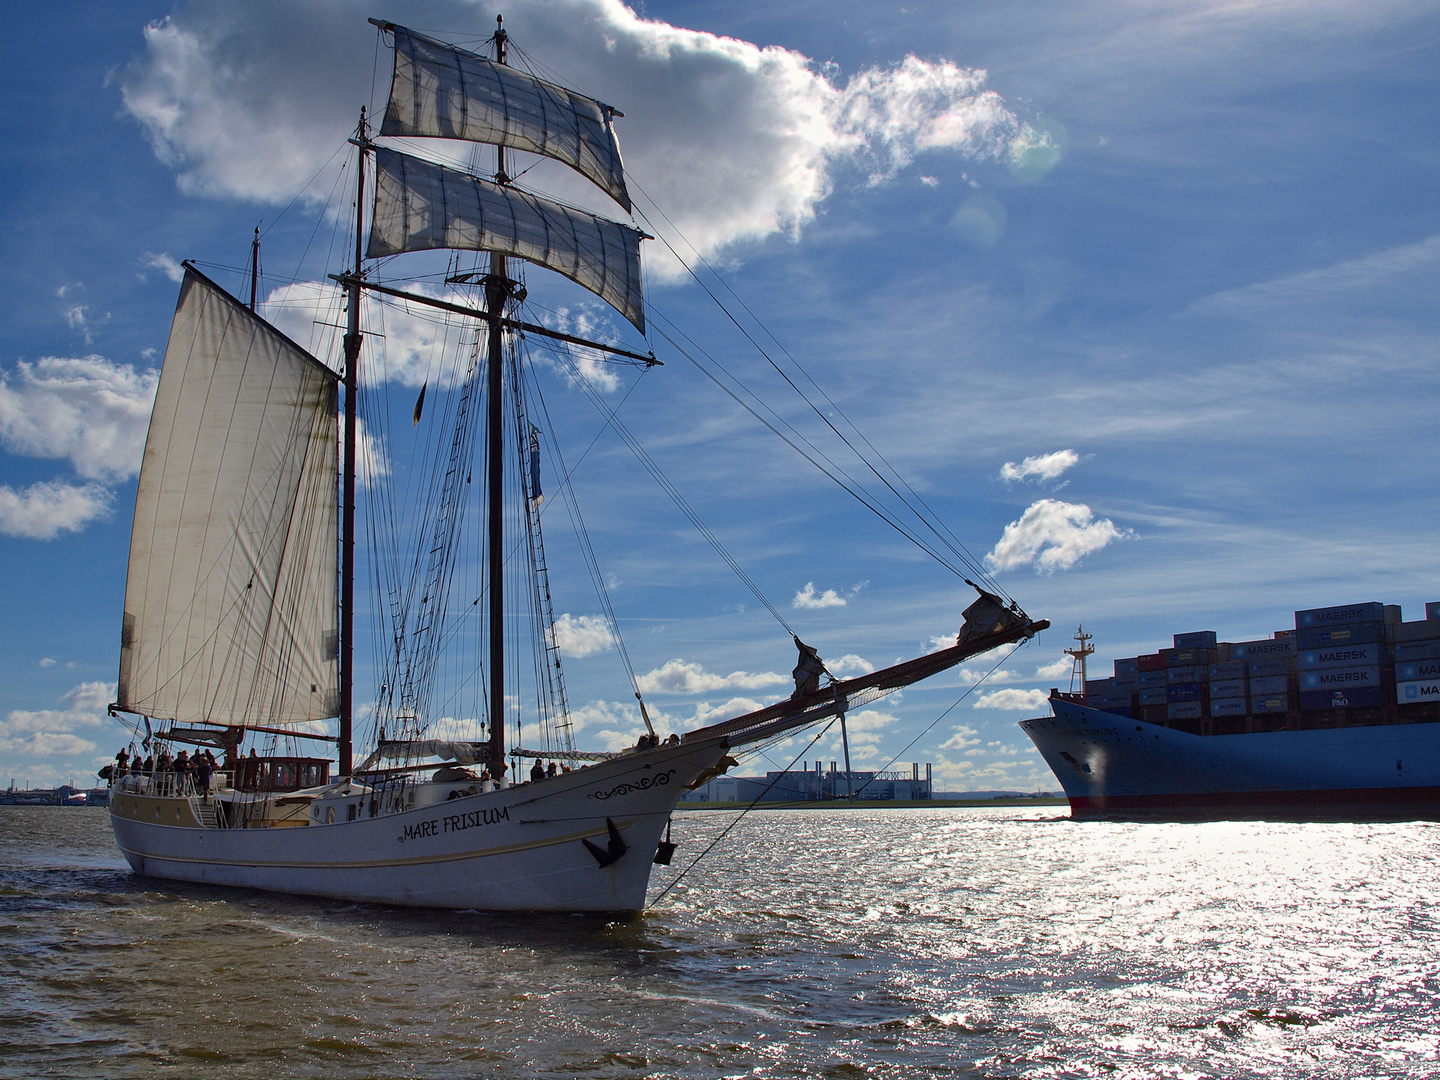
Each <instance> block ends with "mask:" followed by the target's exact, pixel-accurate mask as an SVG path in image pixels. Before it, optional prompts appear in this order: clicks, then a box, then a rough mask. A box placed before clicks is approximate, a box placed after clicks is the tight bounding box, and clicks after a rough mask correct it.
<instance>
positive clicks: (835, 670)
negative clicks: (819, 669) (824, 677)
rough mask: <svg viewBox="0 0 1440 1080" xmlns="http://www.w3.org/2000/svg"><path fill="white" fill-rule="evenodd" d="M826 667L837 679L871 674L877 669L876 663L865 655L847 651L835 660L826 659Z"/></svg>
mask: <svg viewBox="0 0 1440 1080" xmlns="http://www.w3.org/2000/svg"><path fill="white" fill-rule="evenodd" d="M825 667H826V669H827V670H829V672H830V674H831V675H834V676H835V677H836V678H837V679H848V678H852V677H853V676H856V675H869V674H870V672H872V671H874V670H875V665H874V664H872V663H870V661H869V660H866V659H865V658H864V657H863V656H856V655H855V654H854V653H846V654H845V655H844V656H841V657H837V658H836V659H834V660H826V661H825Z"/></svg>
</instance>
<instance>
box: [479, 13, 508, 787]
mask: <svg viewBox="0 0 1440 1080" xmlns="http://www.w3.org/2000/svg"><path fill="white" fill-rule="evenodd" d="M494 41H495V62H496V63H498V64H504V63H505V43H506V41H507V35H506V33H505V23H504V19H503V17H502V16H500V15H497V16H495V38H494ZM495 156H496V164H495V182H496V183H497V184H506V183H509V180H510V178H509V177H508V176H506V174H505V147H504V146H497V147H496V148H495ZM509 295H510V282H509V280H508V279H507V277H506V274H505V256H504V255H501V254H500V253H499V252H496V251H492V252H491V253H490V273H489V274H488V275H487V276H486V278H485V312H486V315H487V316H488V322H489V329H488V331H487V337H488V345H489V352H488V355H487V357H486V373H485V374H486V388H485V393H486V411H485V431H486V447H485V459H486V464H487V466H488V479H487V481H486V488H487V491H486V495H487V503H486V505H487V513H488V515H489V521H488V524H489V532H488V536H487V540H486V543H487V544H488V546H489V557H490V558H489V582H488V587H487V589H486V592H487V594H488V595H489V603H490V748H489V754H488V761H487V765H488V766H489V769H490V775H491V776H493V777H495V778H496V779H499V778H500V777H501V776H503V775H504V774H505V584H504V571H505V530H504V526H505V517H504V505H503V500H502V497H503V495H504V491H503V488H504V484H505V457H504V454H505V426H504V417H503V415H502V411H501V400H500V399H501V395H502V394H503V392H504V379H503V378H502V375H503V368H502V365H503V363H504V358H505V341H504V337H503V335H504V330H503V328H502V327H501V325H500V316H501V315H502V314H503V313H504V310H505V300H506V298H507V297H508V296H509Z"/></svg>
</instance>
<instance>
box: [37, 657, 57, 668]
mask: <svg viewBox="0 0 1440 1080" xmlns="http://www.w3.org/2000/svg"><path fill="white" fill-rule="evenodd" d="M40 666H41V667H54V666H55V658H54V657H53V656H47V657H45V658H44V659H42V660H41V661H40Z"/></svg>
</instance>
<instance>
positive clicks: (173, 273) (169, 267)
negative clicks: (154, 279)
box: [140, 251, 185, 284]
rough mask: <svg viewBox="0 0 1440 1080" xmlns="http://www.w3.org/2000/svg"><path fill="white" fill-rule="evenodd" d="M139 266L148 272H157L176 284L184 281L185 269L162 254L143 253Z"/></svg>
mask: <svg viewBox="0 0 1440 1080" xmlns="http://www.w3.org/2000/svg"><path fill="white" fill-rule="evenodd" d="M140 265H141V266H143V267H145V268H146V269H148V270H159V271H160V272H161V273H162V274H164V275H165V276H166V277H167V278H169V279H170V280H171V281H173V282H175V283H177V284H178V283H179V282H181V281H183V280H184V279H185V268H184V267H183V266H181V265H180V264H179V263H178V262H176V261H175V260H174V259H172V258H171V257H170V256H169V255H166V254H165V253H164V252H154V251H147V252H145V254H144V255H142V256H141V257H140Z"/></svg>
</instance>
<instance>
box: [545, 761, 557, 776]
mask: <svg viewBox="0 0 1440 1080" xmlns="http://www.w3.org/2000/svg"><path fill="white" fill-rule="evenodd" d="M545 775H546V776H559V775H560V769H559V767H558V766H557V765H556V764H555V762H553V761H552V762H550V765H549V766H548V767H547V768H546V770H545Z"/></svg>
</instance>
